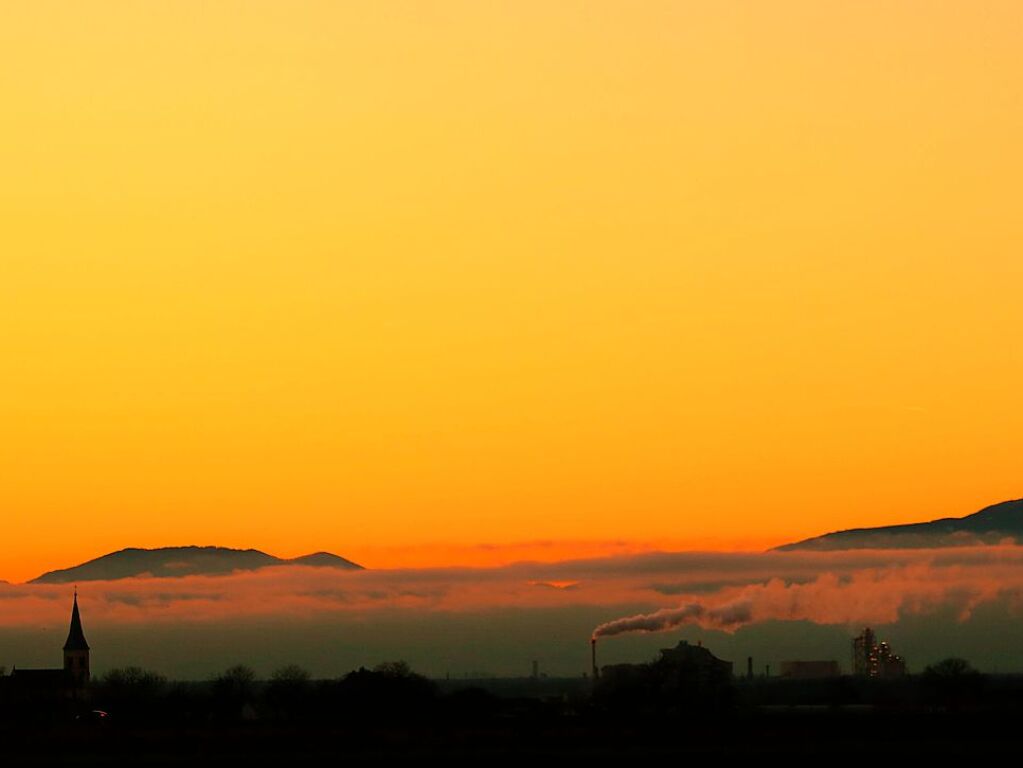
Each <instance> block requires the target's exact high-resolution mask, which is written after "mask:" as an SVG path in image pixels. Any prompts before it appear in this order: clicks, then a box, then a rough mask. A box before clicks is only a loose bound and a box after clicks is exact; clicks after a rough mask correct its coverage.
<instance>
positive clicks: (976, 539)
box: [775, 499, 1023, 551]
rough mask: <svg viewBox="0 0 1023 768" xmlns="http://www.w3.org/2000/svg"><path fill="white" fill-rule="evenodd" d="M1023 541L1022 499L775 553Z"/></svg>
mask: <svg viewBox="0 0 1023 768" xmlns="http://www.w3.org/2000/svg"><path fill="white" fill-rule="evenodd" d="M1007 539H1009V540H1011V541H1012V543H1014V544H1015V543H1017V542H1020V541H1023V499H1015V500H1013V501H1003V502H1001V503H1000V504H992V505H991V506H990V507H985V508H984V509H982V510H980V511H979V512H974V513H973V514H972V515H967V516H966V517H943V518H941V519H940V520H931V521H930V522H928V523H909V524H906V525H886V526H883V527H880V528H853V529H850V530H848V531H836V532H834V533H826V534H824V535H823V536H815V537H813V538H811V539H805V540H803V541H797V542H794V543H792V544H784V545H782V546H780V547H775V550H780V551H793V550H835V549H894V548H904V549H923V548H927V547H956V546H970V545H979V544H999V543H1002V542H1004V541H1005V540H1007Z"/></svg>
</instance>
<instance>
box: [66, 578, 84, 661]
mask: <svg viewBox="0 0 1023 768" xmlns="http://www.w3.org/2000/svg"><path fill="white" fill-rule="evenodd" d="M64 650H65V651H87V650H89V644H88V643H87V642H85V633H84V632H83V631H82V617H81V616H79V615H78V588H77V587H75V603H74V606H73V607H72V608H71V628H70V629H69V630H68V633H67V642H66V643H64Z"/></svg>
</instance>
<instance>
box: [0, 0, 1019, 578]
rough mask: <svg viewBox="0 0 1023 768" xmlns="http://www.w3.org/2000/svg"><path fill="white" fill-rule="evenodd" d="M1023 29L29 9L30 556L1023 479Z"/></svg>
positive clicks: (963, 16) (5, 25) (708, 520)
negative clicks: (1022, 187) (1022, 473)
mask: <svg viewBox="0 0 1023 768" xmlns="http://www.w3.org/2000/svg"><path fill="white" fill-rule="evenodd" d="M1021 51H1023V10H1021V8H1020V5H1019V3H1018V2H1015V0H1012V1H1007V2H986V3H983V4H980V3H972V2H966V1H965V0H963V1H962V2H940V3H939V2H924V1H923V0H921V1H920V2H899V1H898V0H883V1H880V0H879V1H877V2H858V3H848V2H838V1H837V0H836V1H833V2H828V1H826V0H806V2H789V1H786V0H778V2H772V3H746V2H742V3H740V2H727V1H725V0H714V1H713V2H711V1H709V0H708V2H703V3H685V2H663V3H659V2H644V3H629V2H613V3H612V2H572V3H567V2H566V3H551V2H546V1H544V2H524V1H523V0H516V1H515V2H507V3H478V2H470V1H468V0H467V1H466V2H447V1H445V2H437V3H430V4H422V3H400V2H393V3H377V2H365V3H358V2H351V3H334V2H289V3H282V2H258V1H256V0H250V1H249V2H245V3H200V2H189V1H188V0H176V1H175V2H139V1H134V2H102V3H80V2H70V0H67V1H65V2H56V1H54V2H47V1H46V0H39V1H38V2H32V3H21V4H9V5H8V6H7V7H4V8H3V10H2V11H0V169H2V176H0V179H2V182H0V424H2V425H3V431H2V437H3V439H2V440H0V510H2V513H3V523H4V525H3V535H2V536H0V577H2V578H8V579H20V578H28V577H31V576H33V575H35V574H36V573H38V572H39V571H41V570H45V569H47V568H51V567H58V566H65V565H69V564H71V563H72V562H77V561H80V560H83V559H86V558H89V557H93V556H95V555H98V554H101V553H103V552H106V551H109V550H111V549H116V548H120V547H123V546H160V545H167V544H183V543H217V544H223V545H228V546H255V547H259V548H262V549H266V550H268V551H271V552H273V553H275V554H280V555H294V554H299V553H301V552H303V551H308V550H312V549H330V550H333V551H335V552H338V553H339V554H342V555H345V556H348V557H352V558H354V559H357V560H358V559H360V558H361V559H362V560H364V561H366V564H367V565H378V564H379V565H399V564H402V563H403V562H404V563H406V564H411V563H415V564H419V563H424V562H462V561H473V558H477V559H478V554H472V553H474V552H476V553H478V551H479V550H478V549H476V548H475V546H474V545H476V544H480V543H484V544H488V545H495V546H500V545H502V544H508V543H512V542H520V543H521V542H559V541H567V542H571V543H570V544H566V545H564V546H563V548H562V549H560V550H559V549H558V547H557V545H556V544H554V545H544V546H542V547H541V550H543V551H544V552H553V553H555V554H558V553H560V554H565V555H570V554H573V553H590V552H591V551H613V550H614V548H615V547H619V548H624V549H625V550H629V549H630V548H633V547H636V546H639V544H640V543H642V544H643V545H644V546H646V544H647V543H652V545H654V546H657V545H661V546H709V547H714V548H727V547H730V546H763V545H765V544H767V543H774V542H779V543H780V542H781V541H785V540H787V539H791V538H796V537H801V536H805V535H810V534H813V533H817V532H820V531H824V530H830V529H834V528H841V527H849V526H854V525H871V524H883V523H887V522H896V521H904V520H916V519H926V518H931V517H936V516H942V515H959V514H966V513H969V512H972V511H974V510H976V509H978V508H980V507H981V506H983V505H985V504H987V503H991V502H995V501H1000V500H1003V499H1006V498H1015V497H1018V496H1021V495H1023V493H1021V491H1020V486H1019V484H1018V478H1019V469H1020V449H1019V439H1018V435H1019V434H1020V432H1021V428H1023V409H1020V408H1019V384H1018V382H1019V381H1020V380H1023V377H1021V374H1023V355H1021V352H1020V348H1021V345H1020V343H1019V340H1018V338H1017V337H1018V335H1019V331H1020V329H1021V328H1023V302H1020V300H1019V287H1020V285H1021V284H1023V257H1021V250H1020V244H1021V242H1023V217H1021V216H1020V215H1019V183H1020V179H1021V178H1023V148H1021V144H1020V142H1019V139H1018V137H1019V136H1020V135H1023V99H1021V98H1020V83H1021V82H1023V80H1021V76H1023V54H1021ZM615 542H618V543H615ZM630 542H631V543H630ZM531 546H534V545H526V546H525V547H518V548H517V549H515V548H513V549H512V550H509V551H514V552H516V553H519V554H521V553H522V552H523V551H524V550H529V547H531ZM424 553H425V554H424ZM430 553H433V554H430ZM458 553H462V554H458Z"/></svg>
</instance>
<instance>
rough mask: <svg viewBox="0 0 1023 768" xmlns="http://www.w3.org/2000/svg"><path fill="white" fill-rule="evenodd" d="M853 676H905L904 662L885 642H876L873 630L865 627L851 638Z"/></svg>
mask: <svg viewBox="0 0 1023 768" xmlns="http://www.w3.org/2000/svg"><path fill="white" fill-rule="evenodd" d="M852 654H853V658H852V666H853V674H854V675H857V676H859V677H876V678H894V677H903V676H904V675H905V674H906V661H905V659H903V658H902V657H901V656H899V655H898V654H897V653H895V652H894V651H892V649H891V646H890V645H888V643H887V642H878V641H877V637H876V635H875V634H874V630H872V629H871V628H870V627H865V628H864V630H863V633H862V634H860V635H859V636H857V637H855V638H853V643H852Z"/></svg>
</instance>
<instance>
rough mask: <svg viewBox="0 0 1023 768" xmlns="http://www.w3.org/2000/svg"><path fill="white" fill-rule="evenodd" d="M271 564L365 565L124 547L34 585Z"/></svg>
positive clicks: (323, 557)
mask: <svg viewBox="0 0 1023 768" xmlns="http://www.w3.org/2000/svg"><path fill="white" fill-rule="evenodd" d="M270 565H305V566H314V567H320V568H342V569H348V570H361V569H362V566H361V565H358V564H357V563H353V562H352V561H351V560H345V559H344V558H343V557H338V556H337V555H332V554H330V553H329V552H316V553H314V554H311V555H303V556H302V557H296V558H294V559H291V560H286V559H283V558H280V557H274V556H273V555H268V554H267V553H266V552H260V551H259V550H258V549H229V548H228V547H160V548H158V549H137V548H134V547H132V548H129V549H122V550H119V551H118V552H111V553H110V554H108V555H103V556H102V557H97V558H95V559H94V560H89V561H88V562H85V563H82V564H80V565H76V566H74V567H72V568H63V569H60V570H56V571H48V572H47V573H44V574H43V575H42V576H38V577H36V578H34V579H32V580H31V581H30V582H29V583H30V584H67V583H69V582H77V581H111V580H114V579H128V578H131V577H132V576H162V577H167V576H195V575H204V576H209V575H217V574H226V573H232V572H233V571H254V570H256V569H258V568H265V567H267V566H270Z"/></svg>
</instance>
